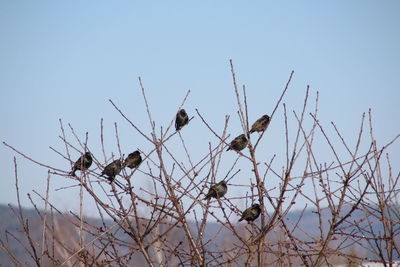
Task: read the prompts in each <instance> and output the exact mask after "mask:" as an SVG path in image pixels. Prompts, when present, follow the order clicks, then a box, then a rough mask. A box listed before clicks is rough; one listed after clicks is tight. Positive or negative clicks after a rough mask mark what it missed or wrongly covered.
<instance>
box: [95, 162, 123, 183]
mask: <svg viewBox="0 0 400 267" xmlns="http://www.w3.org/2000/svg"><path fill="white" fill-rule="evenodd" d="M121 170H122V162H121V160H119V159H117V160H114V161H113V162H111V163H110V164H108V165H107V166H106V167H105V168H104V170H103V171H102V172H101V175H100V176H103V175H106V176H107V179H108V180H109V181H110V183H112V182H113V181H114V179H115V176H117V175H118V174H119V173H120V171H121Z"/></svg>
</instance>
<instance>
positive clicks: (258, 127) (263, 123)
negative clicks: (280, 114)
mask: <svg viewBox="0 0 400 267" xmlns="http://www.w3.org/2000/svg"><path fill="white" fill-rule="evenodd" d="M270 121H271V118H270V117H269V116H268V115H264V116H262V117H261V118H259V119H258V120H256V122H255V123H253V125H252V126H251V130H250V133H254V132H263V131H265V130H267V128H268V125H269V123H270Z"/></svg>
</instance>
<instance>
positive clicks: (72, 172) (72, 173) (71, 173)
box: [69, 168, 76, 177]
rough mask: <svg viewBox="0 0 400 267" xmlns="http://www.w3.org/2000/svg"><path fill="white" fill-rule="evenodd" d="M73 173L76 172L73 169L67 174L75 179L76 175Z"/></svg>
mask: <svg viewBox="0 0 400 267" xmlns="http://www.w3.org/2000/svg"><path fill="white" fill-rule="evenodd" d="M75 172H76V169H75V168H73V169H72V171H71V172H70V173H69V175H71V176H75V177H76V175H75Z"/></svg>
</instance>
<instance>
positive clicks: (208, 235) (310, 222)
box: [0, 205, 400, 266]
mask: <svg viewBox="0 0 400 267" xmlns="http://www.w3.org/2000/svg"><path fill="white" fill-rule="evenodd" d="M12 208H14V209H15V207H12ZM350 208H351V207H346V208H345V210H344V212H346V210H347V211H348V210H349V209H350ZM15 210H16V209H15ZM16 211H17V210H16ZM22 212H23V214H24V217H25V218H26V219H27V220H28V222H29V225H30V232H31V235H32V236H33V237H34V239H35V241H37V242H40V240H41V236H42V231H43V229H42V227H41V219H40V217H39V216H38V215H37V212H36V211H35V210H34V209H23V210H22ZM322 213H323V214H322V218H323V232H326V230H327V228H328V227H329V221H330V219H331V218H330V215H329V212H328V210H324V211H323V212H322ZM57 216H59V217H60V218H61V215H56V217H57ZM67 216H71V219H73V218H72V217H73V216H72V215H67ZM0 217H1V220H0V238H1V240H3V242H5V243H4V245H5V246H6V247H8V248H9V249H10V250H11V251H12V253H13V254H14V255H16V257H17V258H18V260H20V261H22V262H26V263H27V264H28V263H29V265H31V264H32V259H31V258H30V257H29V255H28V253H26V251H25V250H24V248H23V246H22V245H21V244H20V243H19V242H18V241H17V240H16V239H19V240H20V241H21V242H22V244H23V245H24V246H26V245H28V243H27V242H28V241H27V238H26V237H25V236H24V234H23V232H22V231H21V229H22V227H21V224H20V222H19V221H18V219H17V217H16V216H15V214H14V213H13V212H12V210H11V209H10V207H9V206H7V205H0ZM363 217H365V214H363V212H361V211H355V212H354V213H353V214H352V216H351V217H349V218H348V219H347V222H346V224H347V228H344V229H343V232H346V233H351V232H352V233H357V231H358V228H364V229H365V227H366V226H367V222H365V225H362V224H358V225H350V223H351V222H353V221H354V222H355V221H361V219H362V218H363ZM299 218H301V220H300V222H299V223H298V229H297V230H295V231H294V235H295V236H297V238H299V239H301V240H310V241H311V238H310V236H314V237H316V236H318V234H319V231H320V230H319V228H318V227H319V220H318V215H317V214H316V213H315V212H314V211H312V210H305V211H304V212H303V211H293V212H290V213H288V214H287V216H286V217H285V222H286V223H287V225H288V226H289V227H292V226H293V225H294V224H296V223H297V221H298V220H299ZM370 218H371V221H370V223H371V226H372V228H371V229H370V231H372V232H374V233H382V232H383V228H382V224H381V223H380V222H379V221H378V219H377V218H374V217H373V216H372V217H371V216H370ZM87 221H89V222H90V224H92V225H98V226H99V227H100V226H102V224H101V221H100V220H99V219H93V218H88V219H87ZM58 223H59V225H60V226H61V227H64V228H71V227H72V226H71V223H68V222H66V221H65V220H59V222H58ZM112 224H113V222H112V221H111V220H110V221H107V222H106V225H112ZM346 224H344V226H346ZM191 227H192V228H195V227H196V224H195V222H191ZM70 230H71V229H70ZM302 230H303V231H302ZM64 231H66V230H64ZM74 231H75V232H76V230H74ZM177 231H181V229H178V230H177ZM6 232H9V233H10V234H9V235H8V238H6ZM71 232H73V231H72V230H71ZM117 234H118V233H117ZM119 234H123V233H119ZM364 234H365V233H364ZM11 236H14V237H15V238H12V237H11ZM90 238H92V237H90V236H88V240H90ZM269 238H270V240H271V239H274V238H278V235H276V236H275V237H274V234H271V236H270V237H269ZM204 239H205V240H212V245H210V246H218V245H221V244H223V242H226V241H227V240H229V241H231V242H234V240H235V237H233V236H232V234H231V233H230V231H228V230H227V229H225V228H224V227H222V226H221V224H219V223H213V222H209V223H208V224H207V227H206V231H205V235H204ZM334 242H337V243H339V242H341V240H340V239H338V240H336V241H334ZM397 242H400V237H397ZM349 243H350V241H349ZM366 247H368V244H367V241H365V240H364V241H363V240H358V241H357V244H352V245H349V248H348V251H346V252H348V253H349V252H350V251H351V250H353V251H354V250H355V251H357V254H358V255H359V256H361V257H366V258H368V259H370V260H375V258H374V256H373V255H371V253H369V252H368V251H367V249H366ZM142 260H143V259H140V258H138V259H135V262H136V263H138V262H140V261H142ZM397 260H399V257H398V255H397ZM0 265H1V266H10V265H13V262H12V260H11V259H10V257H9V256H8V255H7V254H6V253H5V252H4V251H3V250H2V249H0Z"/></svg>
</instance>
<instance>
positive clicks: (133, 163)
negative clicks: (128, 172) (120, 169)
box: [123, 150, 142, 169]
mask: <svg viewBox="0 0 400 267" xmlns="http://www.w3.org/2000/svg"><path fill="white" fill-rule="evenodd" d="M140 163H142V157H141V156H140V152H139V151H138V150H136V151H135V152H132V153H130V154H129V155H128V157H127V158H126V159H125V161H124V164H123V166H124V167H128V168H130V169H134V168H137V167H139V165H140Z"/></svg>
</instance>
